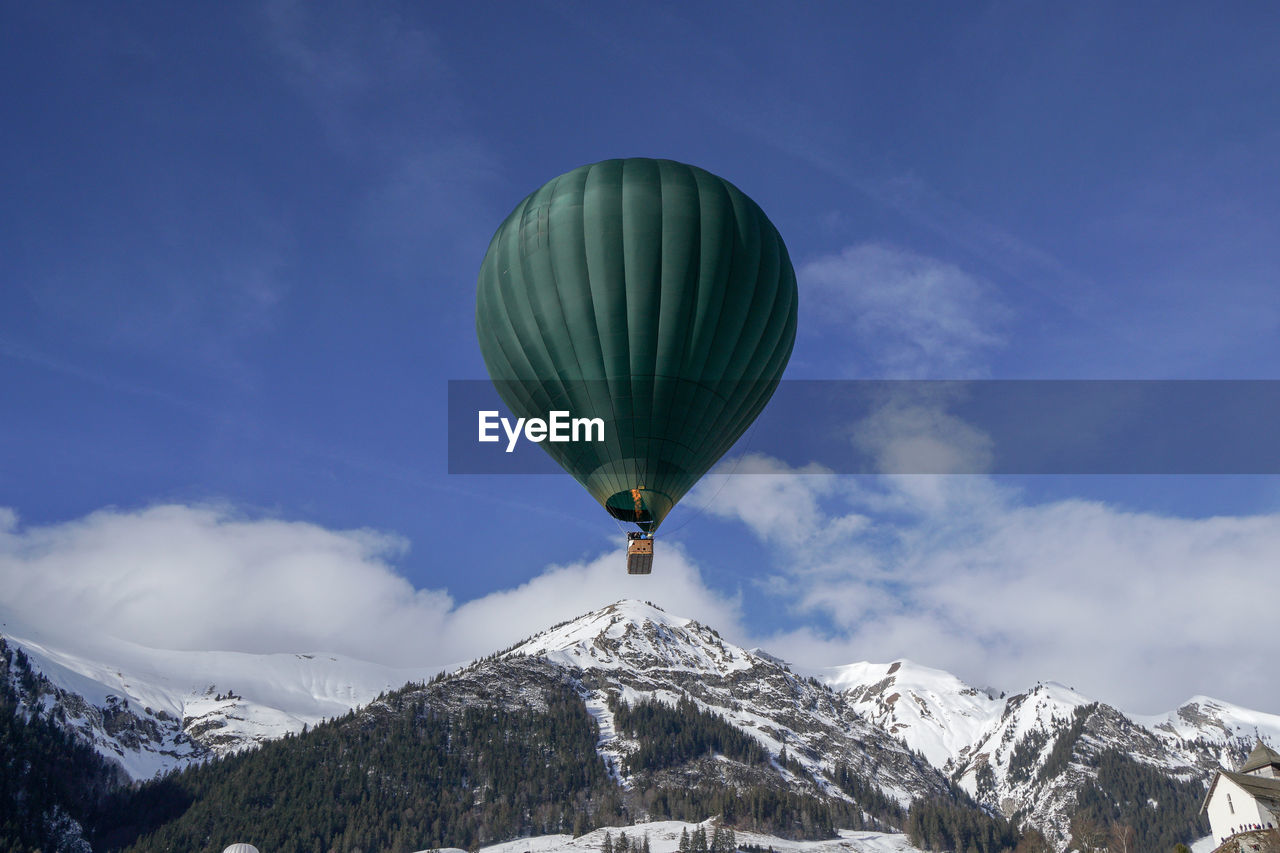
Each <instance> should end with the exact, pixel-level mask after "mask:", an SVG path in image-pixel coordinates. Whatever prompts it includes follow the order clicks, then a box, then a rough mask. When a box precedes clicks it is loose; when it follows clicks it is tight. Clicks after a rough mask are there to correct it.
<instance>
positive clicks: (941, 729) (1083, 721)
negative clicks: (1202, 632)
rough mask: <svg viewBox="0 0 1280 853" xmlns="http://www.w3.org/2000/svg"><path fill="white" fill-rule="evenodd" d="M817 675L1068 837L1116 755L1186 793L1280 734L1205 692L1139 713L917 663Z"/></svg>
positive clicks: (991, 797)
mask: <svg viewBox="0 0 1280 853" xmlns="http://www.w3.org/2000/svg"><path fill="white" fill-rule="evenodd" d="M818 674H819V675H820V676H821V677H822V678H823V680H824V681H825V682H826V683H828V684H830V685H832V686H833V687H835V688H837V689H840V690H841V691H842V693H843V695H844V696H846V697H847V698H848V700H849V701H850V702H851V703H852V704H853V705H854V707H856V708H858V709H859V710H860V711H861V712H862V713H864V714H866V715H867V716H868V717H869V718H871V719H873V720H875V721H876V722H877V724H878V725H880V726H882V727H883V728H885V729H886V730H887V731H891V732H893V733H894V734H896V735H898V736H899V737H902V738H903V739H904V741H906V743H908V744H909V745H910V746H912V747H913V748H915V749H918V750H920V751H921V752H922V753H923V754H924V755H925V756H926V757H928V759H929V760H930V762H931V763H933V764H934V766H936V767H938V768H939V769H941V770H943V771H944V772H946V773H947V774H948V775H949V776H951V777H952V778H953V779H955V780H956V781H957V782H959V783H960V785H961V786H962V787H963V788H964V789H965V790H966V791H968V792H969V793H970V794H972V795H973V796H975V797H976V798H977V799H978V800H979V802H981V803H983V804H985V805H986V806H988V807H989V808H992V809H993V810H997V811H999V812H1000V813H1002V814H1005V815H1008V816H1017V817H1020V818H1027V819H1029V820H1030V821H1031V822H1032V823H1033V824H1034V825H1036V826H1038V827H1040V828H1041V829H1043V830H1045V831H1046V832H1047V833H1049V834H1050V836H1051V837H1053V838H1054V839H1055V840H1057V841H1058V842H1060V843H1065V841H1066V840H1067V838H1068V836H1069V828H1070V821H1071V817H1072V816H1073V815H1074V813H1075V812H1076V811H1077V809H1078V808H1079V806H1080V805H1081V795H1082V793H1087V794H1089V795H1090V796H1092V792H1096V789H1097V785H1098V784H1099V768H1100V766H1102V765H1104V764H1106V766H1107V767H1111V764H1110V763H1107V762H1110V761H1111V759H1110V758H1108V757H1107V756H1109V755H1111V754H1112V753H1115V754H1119V755H1123V756H1125V757H1126V758H1127V759H1129V760H1131V761H1132V762H1133V763H1134V765H1135V766H1134V767H1130V768H1129V769H1128V770H1127V771H1126V772H1125V774H1124V775H1126V776H1138V775H1143V771H1142V770H1141V768H1142V767H1146V768H1151V769H1152V770H1154V771H1156V772H1157V773H1158V774H1159V775H1160V776H1162V777H1164V778H1168V779H1170V780H1172V781H1173V783H1174V784H1175V785H1178V784H1180V783H1193V784H1191V786H1190V787H1182V788H1179V790H1180V791H1181V792H1182V793H1180V794H1178V795H1177V796H1178V797H1179V798H1180V800H1189V799H1190V798H1192V797H1193V795H1194V792H1195V791H1196V790H1202V788H1197V786H1202V785H1203V783H1205V782H1207V780H1208V778H1209V777H1210V776H1211V775H1212V773H1213V771H1214V770H1215V769H1216V768H1217V767H1218V766H1219V765H1225V766H1235V765H1236V763H1237V762H1239V761H1240V760H1241V759H1242V758H1243V756H1244V753H1245V752H1247V750H1248V748H1249V747H1251V746H1252V745H1253V742H1254V740H1255V739H1256V738H1259V737H1261V738H1264V739H1268V740H1271V741H1272V742H1280V716H1276V715H1272V714H1265V713H1261V712H1257V711H1250V710H1248V709H1244V708H1239V707H1238V706H1233V705H1231V704H1229V703H1226V702H1220V701H1218V700H1214V699H1209V698H1207V697H1196V698H1194V699H1192V700H1190V701H1188V702H1187V703H1185V704H1184V705H1183V706H1182V707H1181V708H1179V709H1178V710H1176V711H1173V712H1170V713H1168V714H1163V715H1159V716H1153V717H1142V716H1132V717H1131V716H1127V715H1125V714H1123V713H1122V712H1120V711H1118V710H1116V709H1115V708H1112V707H1110V706H1107V705H1105V704H1101V703H1097V702H1094V701H1093V700H1091V699H1089V698H1088V697H1085V696H1082V695H1081V694H1079V693H1077V692H1076V691H1074V690H1071V689H1070V688H1067V687H1065V686H1063V685H1060V684H1054V683H1042V684H1038V685H1036V686H1035V687H1033V688H1032V689H1030V690H1028V691H1026V692H1024V693H1019V694H1016V695H1013V696H1009V697H1007V698H1006V697H997V696H994V695H993V694H992V692H991V691H981V690H977V689H975V688H973V687H971V686H969V685H967V684H965V683H964V682H962V681H960V680H959V679H957V678H955V677H954V676H952V675H950V674H948V673H945V672H941V671H939V670H931V669H928V668H926V667H921V666H918V665H916V664H913V663H911V662H909V661H896V662H894V663H891V664H871V663H857V664H851V665H849V666H845V667H836V668H832V669H829V670H823V671H819V673H818ZM1113 775H1114V774H1113ZM1104 781H1106V780H1105V779H1104ZM1168 796H1173V795H1168ZM1085 799H1086V800H1088V797H1086V798H1085ZM1152 808H1153V809H1154V808H1155V807H1152Z"/></svg>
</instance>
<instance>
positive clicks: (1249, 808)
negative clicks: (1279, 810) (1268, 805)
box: [1207, 776, 1275, 844]
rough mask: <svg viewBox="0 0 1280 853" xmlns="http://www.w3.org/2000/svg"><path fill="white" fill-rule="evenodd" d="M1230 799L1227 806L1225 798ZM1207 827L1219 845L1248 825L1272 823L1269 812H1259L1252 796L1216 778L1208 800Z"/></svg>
mask: <svg viewBox="0 0 1280 853" xmlns="http://www.w3.org/2000/svg"><path fill="white" fill-rule="evenodd" d="M1228 795H1230V797H1231V806H1232V807H1234V808H1235V812H1234V813H1233V812H1232V811H1231V808H1230V807H1228V805H1227V796H1228ZM1207 811H1208V812H1209V826H1210V827H1211V828H1212V830H1213V839H1214V841H1216V842H1218V843H1219V844H1221V843H1222V841H1223V840H1224V839H1225V838H1226V837H1227V836H1229V835H1233V834H1234V833H1236V832H1238V831H1239V830H1240V828H1241V827H1242V826H1244V825H1245V824H1249V823H1256V824H1265V823H1266V822H1267V821H1274V820H1275V818H1274V817H1273V816H1272V815H1271V813H1270V812H1265V811H1259V809H1258V802H1257V800H1255V799H1254V798H1253V795H1252V794H1250V793H1249V792H1247V791H1245V789H1244V788H1241V787H1240V786H1239V785H1237V784H1236V783H1235V782H1232V781H1231V780H1230V779H1228V778H1227V777H1226V776H1219V777H1218V784H1217V785H1215V786H1214V788H1213V798H1212V799H1210V800H1209V808H1208V809H1207Z"/></svg>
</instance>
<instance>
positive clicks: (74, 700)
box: [6, 635, 432, 780]
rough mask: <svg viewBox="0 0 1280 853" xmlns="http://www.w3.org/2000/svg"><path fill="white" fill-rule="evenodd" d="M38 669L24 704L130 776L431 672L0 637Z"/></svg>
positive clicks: (271, 731)
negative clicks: (38, 681) (78, 647)
mask: <svg viewBox="0 0 1280 853" xmlns="http://www.w3.org/2000/svg"><path fill="white" fill-rule="evenodd" d="M6 639H7V641H8V643H9V644H11V645H16V646H17V647H19V648H21V649H22V650H23V651H24V653H25V655H26V657H27V658H28V659H29V661H30V664H31V666H32V668H33V669H34V670H35V671H37V672H38V673H39V674H40V675H41V676H43V680H44V682H45V683H44V684H43V685H42V686H41V688H40V689H39V690H38V691H36V693H37V694H38V695H33V696H29V697H27V700H26V703H27V704H28V705H29V706H32V707H35V706H39V707H40V708H41V709H42V710H45V711H48V710H50V709H52V708H55V707H56V708H58V709H59V714H60V715H61V716H62V717H63V718H64V719H65V725H66V727H67V728H69V729H71V730H72V731H74V732H75V733H76V734H77V735H78V736H80V737H81V738H82V739H83V740H85V741H86V742H89V743H91V744H93V746H94V747H95V748H96V749H97V751H98V752H99V754H101V755H103V756H104V757H105V758H107V759H109V760H111V761H114V762H116V763H117V764H119V765H120V767H121V769H122V770H123V771H124V772H125V773H126V774H127V775H128V777H129V778H130V779H135V780H136V779H147V778H151V777H153V776H155V775H156V774H157V773H165V772H168V771H169V770H172V769H174V768H176V767H181V766H183V765H185V764H188V763H190V762H192V761H200V760H205V759H207V758H209V757H210V756H214V755H223V754H226V753H229V752H234V751H236V750H240V749H244V748H247V747H251V746H254V745H256V744H259V743H263V742H264V741H268V740H272V739H274V738H278V737H282V736H284V735H285V734H288V733H291V732H295V733H296V732H298V731H301V730H302V728H303V726H305V725H315V724H316V723H318V722H320V721H321V720H323V719H327V718H330V717H335V716H340V715H342V714H345V713H347V712H348V711H350V710H351V709H352V708H355V707H358V706H360V705H365V704H367V703H368V702H370V701H371V700H373V699H374V698H375V697H376V696H377V695H378V694H379V693H381V692H383V691H385V690H389V689H394V688H397V687H400V686H402V685H403V684H404V683H405V682H407V681H411V680H420V679H423V678H426V677H429V676H430V675H431V674H432V671H428V670H425V669H424V670H416V669H406V670H397V669H392V668H389V667H385V666H381V665H378V664H372V663H369V662H367V661H359V660H354V659H351V658H344V657H341V656H337V655H324V654H272V655H253V654H245V653H242V652H215V651H210V652H192V651H173V650H164V649H150V648H146V647H144V646H139V645H136V644H132V643H125V642H122V641H108V643H107V644H106V645H104V646H102V647H100V649H99V650H97V652H96V653H95V655H94V657H93V658H90V657H88V656H87V655H84V654H75V653H71V652H67V651H63V650H59V649H56V648H53V647H51V646H50V645H49V644H47V643H45V642H41V641H38V640H34V639H30V638H27V637H23V636H14V635H8V636H7V637H6Z"/></svg>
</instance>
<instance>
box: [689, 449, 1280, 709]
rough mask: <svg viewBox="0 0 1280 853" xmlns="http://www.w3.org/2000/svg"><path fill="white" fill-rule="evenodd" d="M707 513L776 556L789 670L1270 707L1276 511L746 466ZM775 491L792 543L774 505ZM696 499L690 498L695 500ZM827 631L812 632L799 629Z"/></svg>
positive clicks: (981, 481) (1129, 704)
mask: <svg viewBox="0 0 1280 853" xmlns="http://www.w3.org/2000/svg"><path fill="white" fill-rule="evenodd" d="M753 464H754V468H755V470H756V471H757V473H755V474H754V475H753V476H751V477H746V478H743V479H744V480H746V481H749V484H748V487H747V488H735V489H732V490H726V491H725V492H722V493H721V496H720V498H719V500H718V501H716V502H715V503H714V504H712V505H711V507H710V511H711V512H712V513H716V514H718V515H720V516H721V517H725V518H732V519H736V520H738V521H741V522H742V523H744V524H746V525H747V526H748V527H749V528H750V529H751V530H752V531H753V533H755V535H756V536H758V537H759V538H760V540H761V541H762V542H765V543H767V544H768V545H769V546H771V547H772V548H773V551H774V562H775V567H776V570H775V574H774V575H773V577H771V578H770V579H769V581H768V585H769V588H770V590H771V593H772V594H773V595H775V596H777V597H778V598H779V599H780V600H781V601H784V602H786V603H787V605H788V606H789V607H790V608H791V609H792V614H793V617H794V618H795V620H796V621H797V622H798V623H800V624H801V625H803V626H805V627H800V628H798V629H796V630H793V631H790V632H787V633H782V634H778V635H776V636H774V637H771V638H765V639H762V640H761V642H762V643H763V644H765V645H766V646H767V647H769V648H771V649H773V650H774V651H775V652H776V653H778V654H780V655H782V656H784V657H787V658H789V659H791V660H795V661H806V662H812V663H814V664H825V665H835V664H839V663H844V662H848V661H851V660H859V659H869V660H879V661H887V660H892V659H895V658H902V657H905V658H911V659H914V660H916V661H918V662H920V663H923V664H927V665H930V666H936V667H940V668H944V669H948V670H950V671H952V672H954V673H955V674H957V675H959V676H960V677H961V678H963V679H965V680H967V681H969V682H970V683H975V684H978V685H980V686H985V685H987V684H993V685H995V686H997V687H1000V688H1003V689H1009V690H1020V689H1023V688H1025V687H1027V686H1029V685H1030V684H1033V683H1034V682H1036V681H1038V680H1054V681H1060V682H1063V683H1066V684H1068V685H1071V686H1073V687H1076V688H1077V689H1079V690H1080V691H1081V692H1084V693H1085V694H1087V695H1091V696H1094V697H1096V698H1099V699H1101V700H1103V701H1107V702H1109V703H1112V704H1116V705H1118V706H1119V707H1121V708H1124V709H1126V710H1129V711H1133V712H1142V713H1155V712H1159V711H1163V710H1169V709H1170V708H1172V707H1174V706H1176V705H1177V704H1179V703H1180V702H1182V701H1183V700H1185V699H1186V698H1188V697H1189V696H1190V695H1192V694H1197V693H1204V694H1208V695H1212V696H1215V697H1217V698H1221V699H1225V700H1227V701H1232V702H1237V703H1239V704H1243V705H1246V706H1251V707H1255V708H1259V709H1263V710H1273V709H1275V708H1276V707H1277V706H1280V686H1277V684H1276V683H1275V681H1274V679H1268V678H1266V677H1264V674H1265V673H1267V672H1269V671H1270V670H1271V668H1272V666H1271V664H1272V658H1273V657H1274V650H1275V631H1274V627H1273V625H1274V620H1273V618H1272V615H1271V614H1273V612H1274V608H1275V594H1274V591H1275V582H1274V578H1273V573H1272V572H1273V567H1274V559H1275V558H1274V555H1275V554H1276V553H1280V514H1268V515H1258V516H1251V517H1219V518H1203V519H1193V518H1178V517H1168V516H1162V515H1157V514H1154V513H1146V512H1129V511H1123V510H1120V509H1117V508H1115V507H1112V506H1109V505H1107V504H1104V503H1100V502H1095V501H1085V500H1060V501H1052V502H1046V503H1040V504H1034V503H1027V502H1026V499H1025V496H1024V495H1023V494H1022V493H1021V491H1020V490H1019V489H1017V488H1015V487H1012V486H1010V485H1008V484H1005V483H1002V482H1000V481H997V480H994V479H991V478H987V477H980V476H954V477H939V476H924V475H910V476H897V477H881V478H847V477H845V478H841V477H834V476H823V475H820V474H818V475H815V474H814V473H813V472H812V470H808V471H805V470H790V469H787V468H786V466H784V465H782V464H780V463H777V462H774V461H772V460H765V459H756V460H754V462H753ZM782 495H785V496H787V500H788V506H789V507H790V509H791V512H792V513H793V515H794V518H788V519H786V521H785V524H783V525H782V526H783V527H785V529H786V531H788V533H787V534H786V535H784V534H783V533H781V532H780V522H779V517H778V513H777V511H776V510H775V509H774V508H773V507H772V502H773V501H774V500H775V499H776V498H777V497H778V496H782ZM695 499H696V496H695ZM814 625H823V626H824V629H823V630H818V629H816V628H814V627H812V626H814Z"/></svg>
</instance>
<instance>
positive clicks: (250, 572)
mask: <svg viewBox="0 0 1280 853" xmlns="http://www.w3.org/2000/svg"><path fill="white" fill-rule="evenodd" d="M407 548H408V543H407V542H405V541H404V540H403V539H401V538H399V537H396V536H392V535H388V534H386V533H380V532H377V531H372V530H328V529H325V528H323V527H320V526H318V525H314V524H309V523H306V522H297V521H283V520H279V519H270V518H265V519H264V518H247V517H244V516H242V515H239V514H237V513H236V512H235V511H234V510H232V509H231V508H229V507H225V506H183V505H165V506H154V507H149V508H146V509H141V510H135V511H124V510H114V509H111V510H102V511H99V512H95V513H93V514H91V515H89V516H87V517H85V518H82V519H78V520H75V521H71V522H65V523H60V524H53V525H47V526H38V527H26V528H24V527H22V526H21V525H20V524H19V521H18V518H17V515H16V513H14V512H13V511H12V510H7V509H3V508H0V610H3V612H4V616H5V620H6V621H13V622H15V623H17V624H21V625H22V626H23V627H24V628H25V629H27V630H31V631H34V632H36V633H38V635H39V636H40V637H42V638H44V639H47V640H49V641H52V642H55V644H56V645H57V646H58V647H60V648H63V649H66V650H69V651H76V650H79V651H86V652H92V650H93V648H94V645H95V640H96V639H98V638H101V637H103V636H110V637H114V638H117V639H121V640H125V641H128V642H132V643H138V644H140V645H143V646H148V647H151V648H159V649H180V650H219V651H240V652H250V653H259V654H265V653H274V652H330V653H337V654H342V655H347V656H350V657H355V658H360V659H363V660H368V661H374V662H377V663H382V664H386V665H389V666H400V667H446V666H449V665H452V664H456V663H460V662H464V661H466V660H469V659H471V658H474V657H478V656H481V655H486V654H489V653H490V652H493V651H496V650H498V649H500V648H504V647H506V646H508V645H510V644H511V643H514V642H515V641H517V640H519V639H522V638H523V637H526V636H528V635H530V634H533V633H536V632H538V631H540V630H542V629H544V628H546V627H549V626H550V625H552V624H554V623H556V622H559V621H563V620H565V619H569V618H572V617H575V616H579V615H581V614H582V613H584V612H587V611H589V610H591V609H594V608H597V607H600V606H603V605H605V604H608V603H610V602H612V601H614V600H616V599H617V598H619V597H620V595H619V592H618V584H617V580H618V555H617V554H616V553H608V554H604V555H601V556H600V557H598V558H596V559H595V560H592V561H590V562H587V563H579V564H572V565H564V566H551V567H548V568H546V569H545V570H544V571H543V572H542V573H541V574H539V575H537V576H536V577H534V578H532V579H531V580H529V581H528V582H527V583H525V584H523V585H521V586H519V587H516V588H514V589H508V590H502V591H498V592H494V593H491V594H489V595H486V596H484V597H482V598H479V599H475V600H473V601H468V602H462V603H459V602H456V601H454V600H453V598H452V597H451V596H450V595H449V593H448V592H447V591H446V590H442V589H441V590H426V589H415V588H414V587H413V585H412V584H410V583H409V582H408V581H407V580H406V579H405V578H404V577H403V576H401V575H400V574H399V573H398V572H397V570H396V568H395V565H394V561H395V560H396V559H398V558H400V557H402V556H403V555H404V553H405V551H406V549H407ZM646 595H647V596H648V597H649V598H650V600H652V601H654V602H655V603H657V604H659V605H663V604H664V602H668V603H669V605H670V606H669V608H668V609H670V610H671V611H672V612H673V613H678V614H680V615H685V616H693V617H695V618H698V619H700V620H703V621H706V622H708V623H709V624H712V625H736V624H737V619H738V615H737V614H738V608H737V602H736V601H734V600H732V599H729V598H726V597H724V596H721V595H719V594H717V593H714V592H712V591H710V590H708V589H707V587H706V586H705V585H704V584H703V583H702V580H701V578H700V576H699V573H698V570H697V568H696V567H695V566H694V565H693V564H692V563H691V562H690V561H689V560H688V558H687V557H686V556H685V554H684V553H683V552H682V551H681V550H680V549H679V548H678V547H674V546H669V547H667V548H665V549H664V552H663V571H662V573H661V574H660V575H655V576H654V577H653V579H652V583H650V584H649V585H648V590H647V593H646ZM664 606H665V605H664ZM8 630H13V626H10V628H9V629H8Z"/></svg>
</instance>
